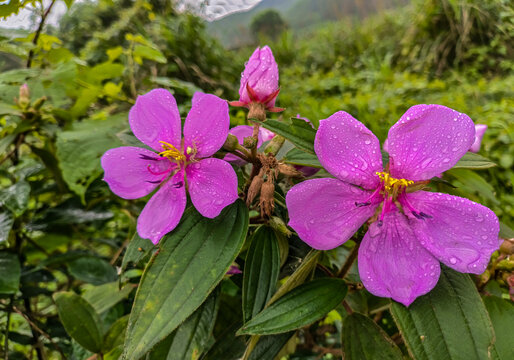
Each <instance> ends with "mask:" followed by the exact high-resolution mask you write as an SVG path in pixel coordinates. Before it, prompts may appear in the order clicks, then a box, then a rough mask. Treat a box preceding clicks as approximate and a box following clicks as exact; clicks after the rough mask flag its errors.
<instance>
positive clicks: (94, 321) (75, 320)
mask: <svg viewBox="0 0 514 360" xmlns="http://www.w3.org/2000/svg"><path fill="white" fill-rule="evenodd" d="M54 301H55V304H56V305H57V312H58V313H59V318H60V319H61V322H62V324H63V326H64V329H65V330H66V332H67V333H68V335H70V336H71V337H72V338H73V339H75V341H76V342H78V343H79V344H80V345H81V346H82V347H84V348H85V349H87V350H89V351H92V352H94V353H98V352H100V351H101V350H102V330H101V328H102V322H101V320H100V317H99V316H98V314H97V313H96V312H95V309H93V307H92V306H91V305H90V304H89V303H88V302H87V301H86V300H84V299H83V298H82V297H80V296H78V295H77V294H75V293H73V292H59V293H56V294H54Z"/></svg>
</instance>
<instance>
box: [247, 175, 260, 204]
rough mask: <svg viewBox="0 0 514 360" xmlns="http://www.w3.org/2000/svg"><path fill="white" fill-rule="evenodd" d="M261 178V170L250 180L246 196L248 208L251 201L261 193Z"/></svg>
mask: <svg viewBox="0 0 514 360" xmlns="http://www.w3.org/2000/svg"><path fill="white" fill-rule="evenodd" d="M263 176H264V172H263V171H262V169H261V171H260V172H259V174H258V175H257V176H256V177H254V178H253V179H252V182H251V184H250V187H249V188H248V195H247V196H246V205H248V206H250V204H251V203H252V202H253V199H255V197H256V196H257V195H258V194H259V191H261V187H262V183H263V182H264V179H263Z"/></svg>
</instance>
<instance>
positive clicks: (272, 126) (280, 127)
mask: <svg viewBox="0 0 514 360" xmlns="http://www.w3.org/2000/svg"><path fill="white" fill-rule="evenodd" d="M260 124H261V126H262V127H264V128H266V129H268V130H271V131H273V132H274V133H275V134H277V135H282V136H283V137H285V138H286V139H287V140H289V141H291V142H292V143H293V144H295V145H296V146H297V147H298V148H299V149H301V150H304V151H307V152H309V153H311V154H315V152H314V138H315V137H316V130H314V129H313V128H312V126H311V124H309V123H308V122H306V121H304V120H302V119H297V118H291V119H290V121H289V123H287V122H281V121H277V120H266V121H264V122H260Z"/></svg>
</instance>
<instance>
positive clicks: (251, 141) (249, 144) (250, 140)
mask: <svg viewBox="0 0 514 360" xmlns="http://www.w3.org/2000/svg"><path fill="white" fill-rule="evenodd" d="M243 146H244V147H245V148H247V149H253V148H254V147H255V146H257V140H255V138H254V137H253V136H248V137H245V138H244V140H243Z"/></svg>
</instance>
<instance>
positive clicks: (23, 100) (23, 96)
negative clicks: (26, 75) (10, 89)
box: [18, 84, 30, 109]
mask: <svg viewBox="0 0 514 360" xmlns="http://www.w3.org/2000/svg"><path fill="white" fill-rule="evenodd" d="M29 104H30V91H29V86H28V85H27V84H23V85H22V86H20V93H19V98H18V105H19V106H20V108H23V109H24V108H26V107H27V106H28V105H29Z"/></svg>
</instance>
